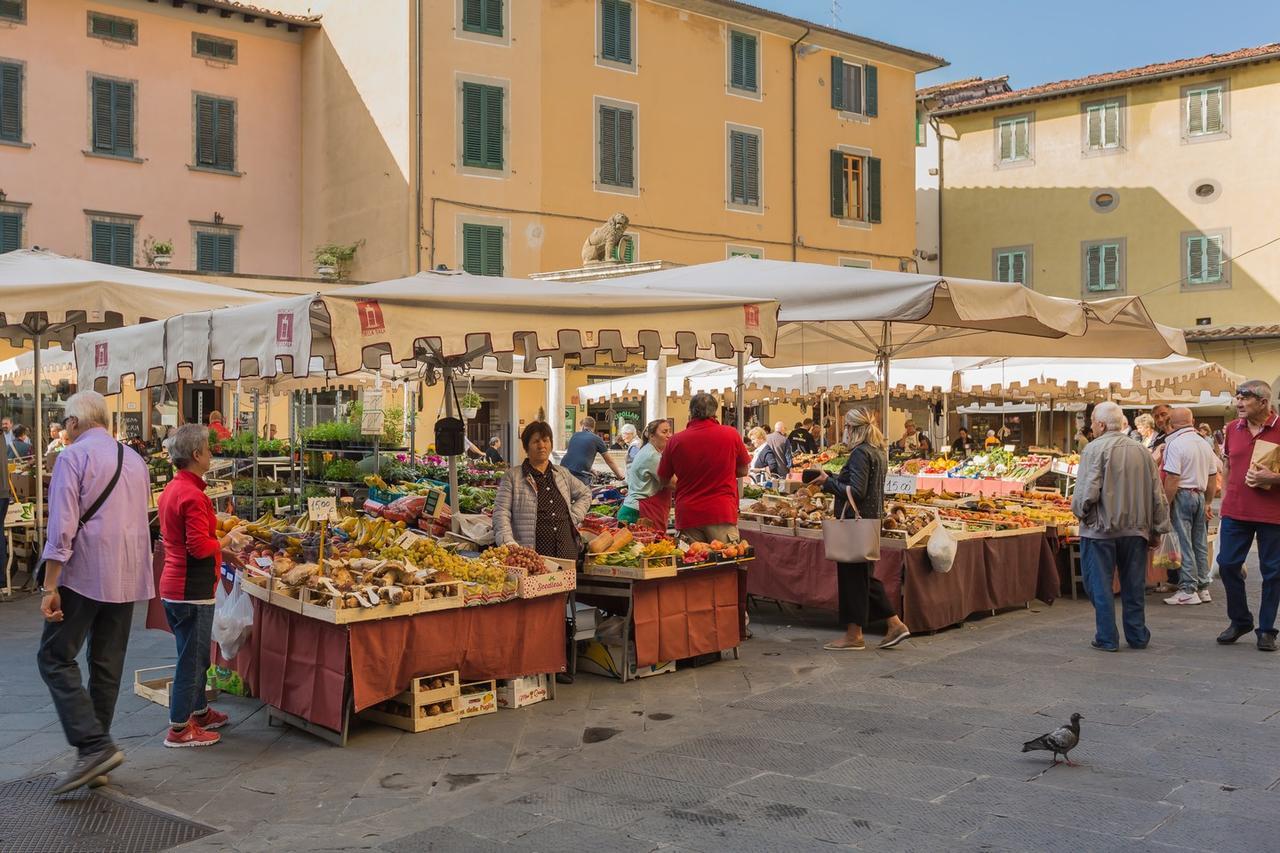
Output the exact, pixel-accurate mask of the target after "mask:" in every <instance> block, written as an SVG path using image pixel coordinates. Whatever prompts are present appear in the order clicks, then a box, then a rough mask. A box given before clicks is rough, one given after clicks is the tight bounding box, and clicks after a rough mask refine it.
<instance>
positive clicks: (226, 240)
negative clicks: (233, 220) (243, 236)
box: [218, 234, 236, 274]
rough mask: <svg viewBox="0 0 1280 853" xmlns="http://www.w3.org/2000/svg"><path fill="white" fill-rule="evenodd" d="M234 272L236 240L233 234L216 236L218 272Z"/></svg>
mask: <svg viewBox="0 0 1280 853" xmlns="http://www.w3.org/2000/svg"><path fill="white" fill-rule="evenodd" d="M235 271H236V238H235V235H234V234H219V235H218V272H221V273H227V274H231V273H233V272H235Z"/></svg>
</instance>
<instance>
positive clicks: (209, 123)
mask: <svg viewBox="0 0 1280 853" xmlns="http://www.w3.org/2000/svg"><path fill="white" fill-rule="evenodd" d="M216 126H217V110H216V109H215V107H214V102H213V99H212V98H204V97H200V96H197V97H196V165H199V166H213V164H214V162H215V161H216V159H217V155H216V154H215V151H214V148H215V146H214V132H215V131H214V128H215V127H216Z"/></svg>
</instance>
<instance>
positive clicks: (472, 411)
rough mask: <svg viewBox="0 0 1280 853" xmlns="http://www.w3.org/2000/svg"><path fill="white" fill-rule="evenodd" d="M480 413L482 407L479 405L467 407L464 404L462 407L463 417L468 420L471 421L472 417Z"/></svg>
mask: <svg viewBox="0 0 1280 853" xmlns="http://www.w3.org/2000/svg"><path fill="white" fill-rule="evenodd" d="M479 413H480V407H479V406H474V407H472V408H467V407H466V406H463V407H462V417H463V419H464V420H468V421H469V420H471V419H472V418H474V417H475V416H476V415H478V414H479Z"/></svg>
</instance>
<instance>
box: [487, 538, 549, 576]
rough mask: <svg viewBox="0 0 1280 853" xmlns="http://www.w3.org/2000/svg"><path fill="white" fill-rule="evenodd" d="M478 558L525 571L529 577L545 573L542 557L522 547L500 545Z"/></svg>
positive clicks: (544, 563) (530, 549)
mask: <svg viewBox="0 0 1280 853" xmlns="http://www.w3.org/2000/svg"><path fill="white" fill-rule="evenodd" d="M480 556H481V559H488V560H492V561H494V562H495V563H499V564H501V565H504V566H510V567H511V568H515V569H525V570H526V571H527V572H528V573H529V574H531V575H540V574H545V573H546V571H547V564H546V561H545V560H543V559H542V555H540V554H539V553H538V552H537V551H535V550H533V549H532V548H525V547H524V546H522V545H502V546H500V547H498V548H490V549H489V550H487V551H485V552H484V553H483V554H481V555H480Z"/></svg>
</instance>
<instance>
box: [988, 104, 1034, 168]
mask: <svg viewBox="0 0 1280 853" xmlns="http://www.w3.org/2000/svg"><path fill="white" fill-rule="evenodd" d="M1032 126H1033V117H1032V116H1031V115H1021V116H1007V117H1005V118H998V119H996V120H995V137H996V165H997V166H999V167H1008V166H1025V165H1030V164H1031V163H1032V162H1033V158H1034V156H1035V138H1034V135H1033V130H1032Z"/></svg>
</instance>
